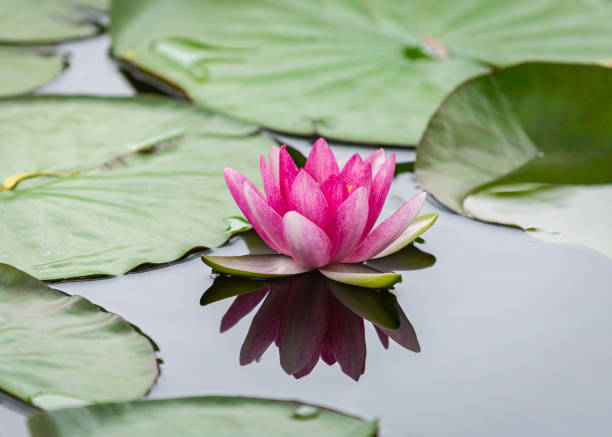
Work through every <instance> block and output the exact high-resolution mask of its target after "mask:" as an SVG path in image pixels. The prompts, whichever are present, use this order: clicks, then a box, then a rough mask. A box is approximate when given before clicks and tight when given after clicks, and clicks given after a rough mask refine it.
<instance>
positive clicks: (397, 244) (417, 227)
mask: <svg viewBox="0 0 612 437" xmlns="http://www.w3.org/2000/svg"><path fill="white" fill-rule="evenodd" d="M437 219H438V214H435V213H434V214H423V215H420V216H418V217H417V218H415V219H414V220H413V221H412V223H410V225H409V226H408V227H407V228H406V229H405V230H404V232H402V233H401V234H400V236H399V237H397V238H396V239H395V240H394V241H393V242H392V243H391V244H389V245H388V246H387V247H386V248H385V249H383V250H382V251H381V252H379V253H377V254H376V255H374V256H373V257H372V258H382V257H384V256H388V255H391V254H393V253H395V252H398V251H400V250H402V249H403V248H404V247H406V246H408V245H409V244H410V243H412V242H413V241H414V240H415V239H416V238H417V237H419V236H421V235H422V234H423V233H424V232H425V231H426V230H427V229H429V228H431V227H432V225H433V224H434V223H435V222H436V220H437Z"/></svg>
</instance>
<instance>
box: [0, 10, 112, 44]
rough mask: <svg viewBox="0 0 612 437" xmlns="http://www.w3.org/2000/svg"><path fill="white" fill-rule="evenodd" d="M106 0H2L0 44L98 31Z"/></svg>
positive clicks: (48, 41)
mask: <svg viewBox="0 0 612 437" xmlns="http://www.w3.org/2000/svg"><path fill="white" fill-rule="evenodd" d="M108 6H109V0H43V1H40V0H2V2H0V44H31V45H38V44H53V43H58V42H61V41H64V40H70V39H76V38H83V37H87V36H91V35H95V34H97V33H98V32H100V24H99V23H98V22H97V17H96V14H98V15H99V14H100V13H102V12H103V11H106V10H107V9H108Z"/></svg>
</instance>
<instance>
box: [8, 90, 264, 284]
mask: <svg viewBox="0 0 612 437" xmlns="http://www.w3.org/2000/svg"><path fill="white" fill-rule="evenodd" d="M255 129H256V128H254V127H253V126H251V125H246V124H244V123H242V122H237V121H234V120H231V119H229V118H226V117H224V116H219V115H214V114H211V113H209V112H207V111H205V110H202V109H199V108H196V107H193V106H191V105H187V104H183V103H179V102H175V101H173V100H170V99H165V98H152V97H137V98H96V97H52V96H51V97H31V98H21V99H4V100H0V137H1V138H2V142H1V143H0V156H2V160H1V161H0V175H1V176H0V183H1V184H2V187H1V188H0V217H1V220H0V241H2V245H0V261H2V262H7V263H10V264H12V265H15V266H17V267H19V268H21V269H23V270H25V271H27V272H28V273H30V274H33V275H35V276H36V277H38V278H41V279H62V278H69V277H80V276H90V275H118V274H122V273H125V272H127V271H129V270H131V269H133V268H134V267H136V266H139V265H141V264H144V263H165V262H169V261H173V260H176V259H178V258H180V257H181V256H183V255H184V254H185V253H187V252H188V251H190V250H191V249H193V248H198V247H215V246H219V245H221V244H223V243H224V242H225V241H226V240H227V238H228V237H229V236H230V235H231V234H232V233H233V232H234V231H236V230H244V229H245V226H244V225H245V223H244V221H242V220H236V219H233V218H232V217H234V216H239V215H240V211H239V209H238V208H237V207H236V206H235V204H234V201H233V200H232V198H231V196H229V195H228V192H227V188H226V186H225V181H224V178H223V167H224V166H230V165H231V166H232V167H235V168H238V169H240V171H241V172H243V173H244V174H245V175H246V176H247V177H249V178H251V179H253V180H255V179H257V177H258V175H259V166H258V165H257V163H258V162H259V155H260V154H262V153H267V151H268V150H269V148H270V146H271V145H272V144H274V142H273V141H272V140H271V139H270V138H269V137H268V136H267V135H264V134H256V133H255ZM236 224H237V225H236Z"/></svg>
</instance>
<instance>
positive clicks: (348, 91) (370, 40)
mask: <svg viewBox="0 0 612 437" xmlns="http://www.w3.org/2000/svg"><path fill="white" fill-rule="evenodd" d="M111 19H112V22H113V26H112V29H111V32H112V37H113V44H114V47H113V53H114V54H115V56H117V57H119V58H120V59H122V60H123V61H126V62H127V63H130V64H132V65H133V66H135V67H137V68H140V69H142V70H144V71H147V72H151V73H152V74H153V75H155V76H159V77H161V78H163V79H165V80H166V81H168V82H170V83H171V84H174V85H175V86H176V87H178V88H181V89H182V90H183V91H184V92H186V93H187V94H188V95H189V96H190V97H191V98H192V99H193V100H195V101H196V102H198V103H200V104H202V105H204V106H207V107H210V108H213V109H215V110H218V111H221V112H226V113H228V114H231V115H233V116H235V117H238V118H241V119H244V120H248V121H250V122H253V123H257V124H260V125H263V126H266V127H269V128H272V129H277V130H280V131H285V132H293V133H297V134H314V133H316V134H318V135H323V136H326V137H330V138H337V139H344V140H352V141H362V142H374V143H378V144H381V143H386V144H414V143H416V142H417V141H418V139H419V138H420V136H421V134H422V132H423V131H424V129H425V126H426V123H427V120H428V119H429V117H430V116H431V115H432V114H433V112H434V111H435V109H436V108H437V107H438V105H439V104H440V103H441V101H442V100H443V98H444V97H445V96H446V95H447V94H448V92H449V91H450V90H452V89H454V88H455V87H456V86H457V85H458V84H459V83H461V82H463V81H464V80H466V79H468V78H471V77H474V76H476V75H479V74H482V73H484V72H486V71H488V70H489V69H490V68H491V66H504V65H509V64H514V63H517V62H521V61H525V60H546V61H577V62H578V61H579V62H594V61H603V60H605V59H607V58H610V56H611V55H610V47H612V26H610V23H611V22H612V4H611V3H610V2H609V1H607V0H575V1H559V0H515V1H512V2H495V1H492V0H461V1H454V2H448V1H446V0H417V1H410V2H407V1H403V0H378V1H374V2H372V1H367V2H366V1H361V2H356V1H354V0H337V1H327V0H294V1H292V2H291V3H290V4H288V3H287V2H286V1H284V0H270V1H266V2H253V1H249V0H240V1H231V2H228V1H226V0H205V1H203V0H188V1H182V2H181V4H180V7H177V4H176V2H175V1H174V0H131V1H114V2H113V3H112V7H111Z"/></svg>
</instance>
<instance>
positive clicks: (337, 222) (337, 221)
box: [327, 187, 369, 262]
mask: <svg viewBox="0 0 612 437" xmlns="http://www.w3.org/2000/svg"><path fill="white" fill-rule="evenodd" d="M368 208H369V207H368V190H367V189H366V188H364V187H361V188H358V189H357V190H355V191H353V193H351V195H350V196H349V197H348V198H347V199H346V200H345V201H344V202H342V204H341V205H340V206H339V207H338V209H337V210H336V212H335V213H334V215H332V217H331V218H330V220H329V224H328V226H327V235H329V237H330V239H331V242H332V245H333V252H332V262H333V261H341V260H342V259H344V258H346V257H347V256H348V255H350V254H351V253H352V252H353V250H354V249H355V247H356V246H357V244H358V243H359V241H360V240H361V235H362V234H363V229H364V227H365V225H366V222H367V219H368V210H369V209H368Z"/></svg>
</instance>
